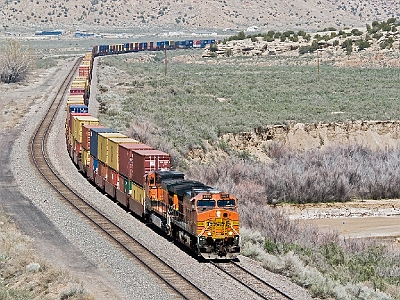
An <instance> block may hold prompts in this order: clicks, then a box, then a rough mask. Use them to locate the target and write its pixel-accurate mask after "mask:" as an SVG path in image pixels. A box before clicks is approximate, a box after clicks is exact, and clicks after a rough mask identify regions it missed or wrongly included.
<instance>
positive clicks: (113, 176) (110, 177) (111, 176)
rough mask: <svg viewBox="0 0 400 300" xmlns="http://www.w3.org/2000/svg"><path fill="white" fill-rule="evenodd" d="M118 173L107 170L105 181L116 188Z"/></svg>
mask: <svg viewBox="0 0 400 300" xmlns="http://www.w3.org/2000/svg"><path fill="white" fill-rule="evenodd" d="M118 179H119V176H118V173H117V172H116V171H114V170H113V169H111V168H108V170H107V181H108V182H109V183H111V184H112V185H113V186H117V183H118Z"/></svg>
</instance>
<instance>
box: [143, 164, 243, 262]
mask: <svg viewBox="0 0 400 300" xmlns="http://www.w3.org/2000/svg"><path fill="white" fill-rule="evenodd" d="M145 186H146V199H145V215H146V217H147V218H148V219H149V220H150V221H151V222H152V223H154V224H155V225H156V226H158V227H159V228H161V229H162V230H164V231H165V232H167V233H168V234H169V235H171V236H172V237H174V238H175V239H176V240H178V241H179V242H181V243H182V244H184V245H186V246H187V247H189V248H190V249H192V250H193V251H195V252H196V253H197V254H198V255H200V256H202V257H204V258H206V259H233V258H235V257H236V256H237V255H238V254H239V252H240V247H239V213H238V206H237V205H238V203H237V199H236V198H235V197H233V196H231V195H229V194H227V193H225V192H221V191H217V190H215V189H214V188H212V187H209V186H206V185H204V184H203V183H201V182H198V181H190V180H185V179H184V175H183V174H182V173H179V172H176V171H153V172H150V173H149V174H148V175H147V177H146V185H145Z"/></svg>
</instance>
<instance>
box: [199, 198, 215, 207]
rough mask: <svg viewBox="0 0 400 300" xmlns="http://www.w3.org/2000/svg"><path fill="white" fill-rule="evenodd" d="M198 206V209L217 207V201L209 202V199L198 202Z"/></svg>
mask: <svg viewBox="0 0 400 300" xmlns="http://www.w3.org/2000/svg"><path fill="white" fill-rule="evenodd" d="M197 206H198V207H205V206H211V207H215V200H208V199H203V200H198V201H197Z"/></svg>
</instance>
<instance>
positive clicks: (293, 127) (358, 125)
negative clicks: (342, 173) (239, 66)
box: [222, 121, 400, 161]
mask: <svg viewBox="0 0 400 300" xmlns="http://www.w3.org/2000/svg"><path fill="white" fill-rule="evenodd" d="M222 139H223V140H224V142H226V143H227V144H228V145H229V146H230V147H231V148H232V149H235V150H237V151H244V150H246V151H248V152H249V153H251V154H252V155H254V156H256V157H257V158H258V159H260V160H261V161H268V159H269V158H268V157H267V156H266V155H265V152H264V151H263V149H264V148H265V147H266V146H268V144H269V143H272V142H279V143H282V144H284V145H286V146H288V147H289V148H292V149H298V150H309V149H315V148H324V147H329V146H330V145H334V144H342V145H344V144H351V143H353V144H359V145H362V146H366V147H368V148H372V149H388V148H393V147H397V145H398V144H399V142H400V121H349V122H346V123H315V124H303V123H291V124H289V125H271V126H265V127H260V128H257V129H256V130H254V131H253V132H241V133H237V134H232V133H230V134H226V135H224V136H223V137H222Z"/></svg>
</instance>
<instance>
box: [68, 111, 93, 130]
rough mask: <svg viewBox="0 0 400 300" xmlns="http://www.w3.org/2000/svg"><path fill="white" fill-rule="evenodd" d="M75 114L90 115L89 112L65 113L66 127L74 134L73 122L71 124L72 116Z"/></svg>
mask: <svg viewBox="0 0 400 300" xmlns="http://www.w3.org/2000/svg"><path fill="white" fill-rule="evenodd" d="M74 116H76V117H78V116H85V117H90V114H89V113H68V114H67V124H68V128H69V131H70V132H71V134H74V127H73V126H74V124H73V117H74Z"/></svg>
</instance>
